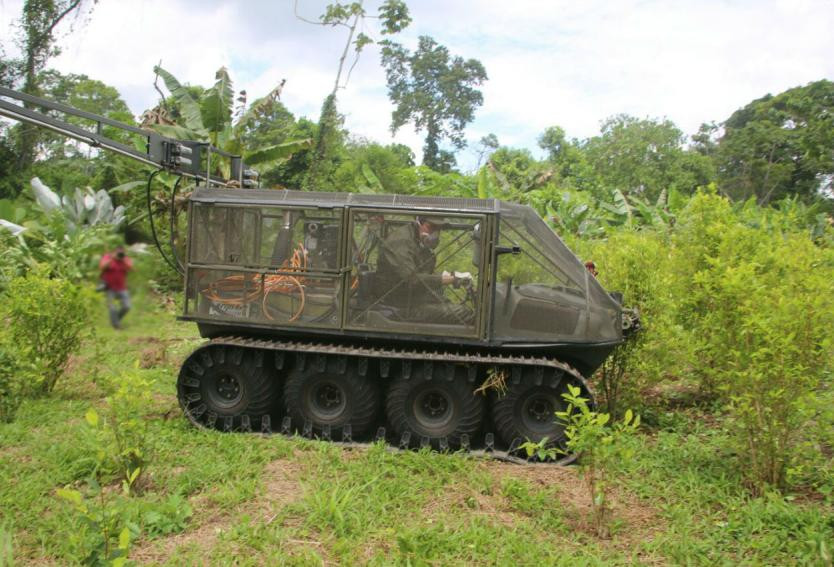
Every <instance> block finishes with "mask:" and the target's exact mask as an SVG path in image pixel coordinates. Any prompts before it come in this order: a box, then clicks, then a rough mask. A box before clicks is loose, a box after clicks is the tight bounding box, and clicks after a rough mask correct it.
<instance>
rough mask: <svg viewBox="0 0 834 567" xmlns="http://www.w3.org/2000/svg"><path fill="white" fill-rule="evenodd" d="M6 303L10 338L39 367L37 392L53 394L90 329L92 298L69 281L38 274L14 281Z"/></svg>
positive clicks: (36, 381) (36, 370) (6, 317)
mask: <svg viewBox="0 0 834 567" xmlns="http://www.w3.org/2000/svg"><path fill="white" fill-rule="evenodd" d="M2 302H3V311H4V313H3V316H4V318H5V319H6V320H7V323H8V333H9V338H10V339H11V340H12V341H13V342H14V343H15V345H17V348H18V349H19V356H20V358H21V359H24V360H27V361H28V362H30V363H31V364H32V365H33V367H34V376H35V383H34V384H32V385H31V391H32V392H33V393H35V394H44V393H48V392H51V391H52V389H53V388H54V387H55V384H56V383H57V382H58V379H60V377H61V376H62V375H63V374H64V371H65V369H66V366H67V362H68V361H69V358H70V356H71V355H72V354H74V353H75V352H77V350H78V348H79V346H80V345H81V340H82V337H83V335H84V333H85V330H86V329H87V328H88V327H89V323H90V317H91V314H90V305H91V300H90V296H89V295H88V293H87V292H85V290H83V289H82V288H80V287H78V286H76V285H74V284H72V283H70V282H68V281H66V280H61V279H49V278H47V277H45V276H44V275H42V274H41V273H32V274H29V275H28V276H26V277H18V278H15V279H13V280H12V281H11V282H10V283H9V287H8V289H7V290H6V292H5V294H4V296H3V298H2Z"/></svg>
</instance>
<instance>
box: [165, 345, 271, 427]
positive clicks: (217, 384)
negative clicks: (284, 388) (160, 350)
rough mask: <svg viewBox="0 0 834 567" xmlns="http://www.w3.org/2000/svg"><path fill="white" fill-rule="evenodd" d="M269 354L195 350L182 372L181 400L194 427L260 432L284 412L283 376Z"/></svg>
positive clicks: (213, 347)
mask: <svg viewBox="0 0 834 567" xmlns="http://www.w3.org/2000/svg"><path fill="white" fill-rule="evenodd" d="M269 358H270V354H269V353H264V352H262V351H258V350H255V349H245V348H240V347H231V346H223V345H211V346H208V347H203V348H200V349H198V350H196V351H194V352H193V353H192V354H191V356H189V357H188V359H187V360H186V361H185V363H184V364H183V366H182V368H181V369H180V375H179V379H178V380H177V398H178V399H179V403H180V406H181V407H182V408H183V411H184V412H185V414H186V416H187V417H188V419H189V420H191V422H192V423H194V424H196V425H199V426H204V427H209V428H215V429H222V430H240V429H245V428H247V427H248V428H253V429H254V428H260V426H261V423H262V420H263V418H264V416H270V418H275V417H277V415H275V412H276V410H277V409H278V408H279V407H280V405H279V400H280V396H281V384H280V377H279V376H278V373H277V371H276V370H274V369H273V368H272V367H271V365H270V364H268V363H267V360H268V359H269Z"/></svg>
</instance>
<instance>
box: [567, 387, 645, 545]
mask: <svg viewBox="0 0 834 567" xmlns="http://www.w3.org/2000/svg"><path fill="white" fill-rule="evenodd" d="M568 390H569V391H568V392H567V393H565V394H562V397H563V398H564V399H565V401H566V402H567V407H566V408H565V410H564V411H561V412H556V417H557V418H559V420H560V421H562V422H563V423H564V424H565V437H566V438H567V452H569V453H573V454H576V455H579V470H580V471H581V472H582V476H583V478H584V480H585V486H586V487H587V489H588V495H589V496H590V500H591V515H592V521H593V525H594V529H595V531H596V533H597V535H598V536H599V537H608V536H609V534H610V528H609V515H610V503H609V498H608V496H609V492H610V488H611V474H612V469H613V466H614V464H615V463H618V464H621V463H622V462H623V461H627V460H628V459H630V458H631V457H632V456H633V454H632V453H631V450H630V449H629V448H628V444H627V443H626V442H625V441H626V437H628V436H629V435H631V434H632V433H633V432H634V431H635V430H636V429H637V428H638V427H639V426H640V416H637V417H634V416H633V415H632V412H631V410H626V412H625V416H624V417H623V419H622V421H620V422H617V423H613V424H609V421H610V419H611V416H610V415H609V414H607V413H598V412H595V411H593V410H591V409H590V407H588V400H587V399H586V398H583V397H581V396H580V392H581V391H580V389H579V388H578V387H576V386H571V385H568Z"/></svg>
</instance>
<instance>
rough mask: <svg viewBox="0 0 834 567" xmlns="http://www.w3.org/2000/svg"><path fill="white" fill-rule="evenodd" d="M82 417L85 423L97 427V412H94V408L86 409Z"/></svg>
mask: <svg viewBox="0 0 834 567" xmlns="http://www.w3.org/2000/svg"><path fill="white" fill-rule="evenodd" d="M84 419H86V420H87V423H89V424H90V425H91V426H92V427H98V423H99V419H98V413H96V410H94V409H93V408H90V409H88V410H87V413H86V414H84Z"/></svg>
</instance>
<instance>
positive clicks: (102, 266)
mask: <svg viewBox="0 0 834 567" xmlns="http://www.w3.org/2000/svg"><path fill="white" fill-rule="evenodd" d="M112 260H113V257H112V256H110V254H105V255H104V256H102V257H101V260H100V261H99V263H98V269H99V270H102V271H104V270H106V269H107V267H108V266H109V265H110V262H111V261H112Z"/></svg>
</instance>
